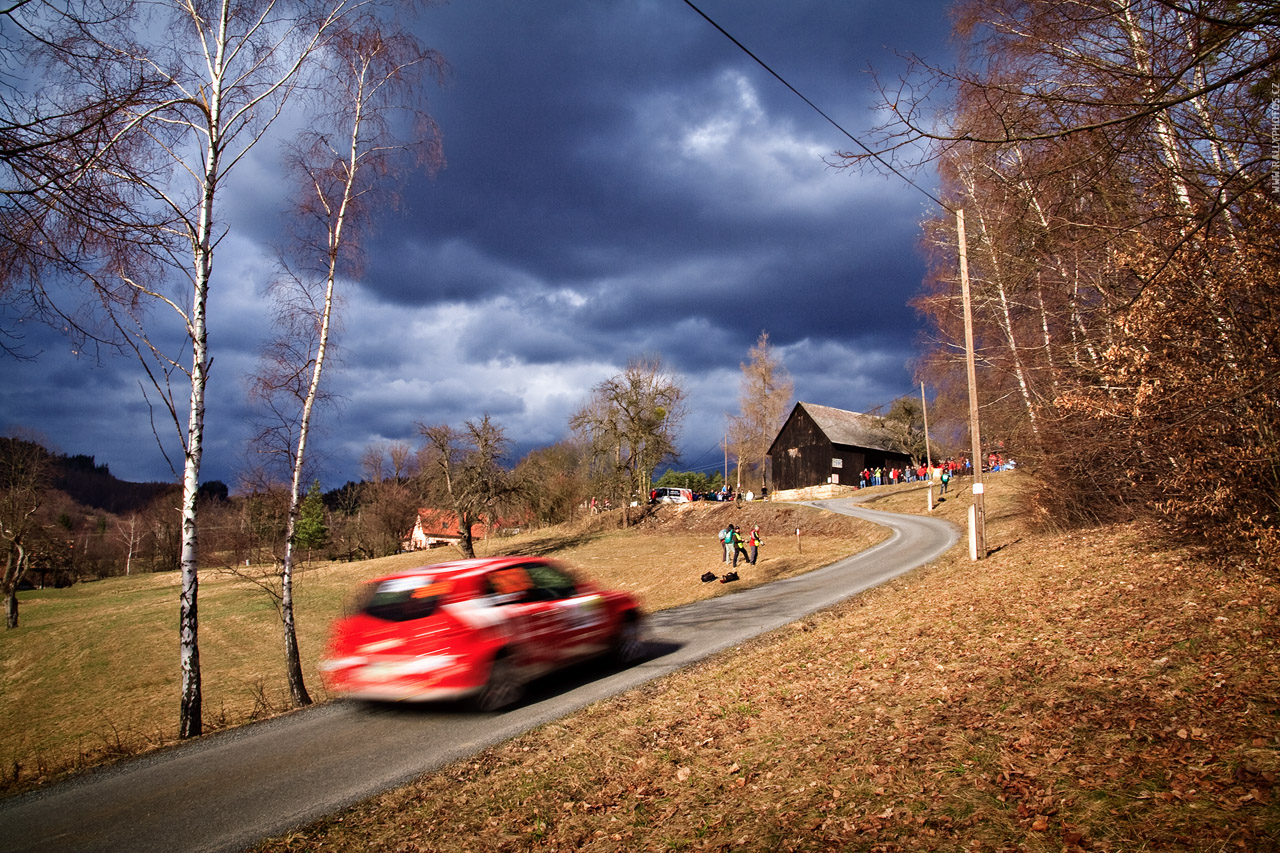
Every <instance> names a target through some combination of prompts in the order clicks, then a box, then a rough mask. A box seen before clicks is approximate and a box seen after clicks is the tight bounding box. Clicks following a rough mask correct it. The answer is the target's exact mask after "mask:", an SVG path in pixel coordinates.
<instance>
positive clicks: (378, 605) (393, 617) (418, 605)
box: [359, 575, 452, 622]
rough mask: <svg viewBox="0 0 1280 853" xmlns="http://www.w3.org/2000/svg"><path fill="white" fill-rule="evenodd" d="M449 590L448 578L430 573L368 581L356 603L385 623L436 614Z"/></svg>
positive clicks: (450, 585) (450, 586)
mask: <svg viewBox="0 0 1280 853" xmlns="http://www.w3.org/2000/svg"><path fill="white" fill-rule="evenodd" d="M451 589H452V584H451V583H449V582H448V581H440V580H436V579H435V578H434V577H433V576H431V575H423V576H417V577H410V578H389V579H387V580H384V581H377V582H375V583H371V584H369V585H368V586H367V587H366V588H365V591H364V595H363V596H362V599H361V601H360V603H359V609H360V611H361V612H362V613H367V614H369V615H370V616H372V617H374V618H375V619H385V620H386V621H388V622H408V621H409V620H411V619H423V618H425V617H427V616H430V615H431V614H432V613H435V611H436V608H437V607H438V606H439V604H440V599H441V598H442V597H443V596H444V595H445V594H446V593H448V592H449V591H450V590H451Z"/></svg>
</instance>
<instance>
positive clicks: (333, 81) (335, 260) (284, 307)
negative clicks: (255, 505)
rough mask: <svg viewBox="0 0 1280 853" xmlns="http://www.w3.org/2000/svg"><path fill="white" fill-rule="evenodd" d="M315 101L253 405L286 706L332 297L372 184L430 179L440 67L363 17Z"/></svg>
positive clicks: (340, 47)
mask: <svg viewBox="0 0 1280 853" xmlns="http://www.w3.org/2000/svg"><path fill="white" fill-rule="evenodd" d="M326 59H327V64H326V66H325V68H324V72H325V73H324V77H325V78H326V79H327V83H326V85H325V87H324V88H323V90H322V91H323V93H324V94H325V95H326V96H327V97H326V99H325V100H326V101H327V102H328V104H329V107H330V109H329V110H328V111H319V112H318V113H317V114H316V115H315V117H314V121H313V123H312V125H311V129H310V130H309V131H308V132H307V133H306V134H304V137H303V139H302V143H301V144H300V145H299V146H298V147H296V148H295V149H294V150H293V153H292V154H291V156H290V157H289V166H290V171H291V173H292V174H293V175H294V177H295V179H296V180H297V182H298V183H299V185H300V193H299V201H298V204H297V212H298V214H299V216H298V220H297V221H298V222H299V223H300V226H299V228H298V231H297V232H296V234H295V240H296V244H295V246H294V248H293V251H292V255H293V257H295V258H296V259H297V262H298V263H299V264H300V265H301V267H302V271H301V272H295V273H292V274H287V275H285V276H283V277H282V278H281V279H280V280H278V281H277V283H276V285H275V287H274V289H273V292H274V296H275V299H276V305H277V307H278V319H277V328H278V329H279V331H280V334H279V335H278V336H277V337H276V339H275V340H274V341H272V343H271V344H270V345H269V346H268V348H267V350H266V352H265V353H264V357H263V363H262V366H261V368H260V369H259V371H258V375H257V377H256V380H255V382H254V386H253V396H254V397H255V398H257V399H258V400H260V401H261V402H262V403H263V404H264V406H265V407H266V408H267V410H268V411H269V412H270V415H271V417H270V420H269V422H268V424H267V426H266V427H265V428H264V430H263V431H262V432H260V433H259V435H258V437H257V440H256V442H255V443H256V445H257V446H258V447H259V448H260V449H263V450H266V451H267V452H268V453H272V452H274V453H275V454H276V455H278V456H280V457H282V458H284V459H286V460H287V462H286V468H287V478H288V482H289V510H288V515H287V519H286V526H285V539H284V556H283V558H282V559H281V561H280V564H279V565H280V567H279V573H280V602H279V607H280V617H281V624H282V630H283V635H284V650H285V669H286V673H287V677H288V682H289V692H290V696H291V697H292V701H293V704H294V706H295V707H301V706H304V705H307V704H310V702H311V698H310V696H309V694H308V693H307V689H306V685H305V683H304V678H303V673H302V664H301V656H300V654H299V650H298V642H297V630H296V626H295V617H294V608H293V574H294V563H295V555H296V550H297V545H298V542H297V524H298V513H299V509H300V507H301V505H302V498H303V495H302V484H303V483H304V482H305V477H306V476H307V462H308V456H307V448H308V442H309V439H310V436H311V425H312V418H313V416H314V414H315V410H316V405H317V403H318V402H320V401H321V400H322V394H321V381H322V378H323V375H324V370H325V367H326V365H327V363H328V356H329V350H330V343H331V337H332V333H333V329H334V324H335V321H336V317H335V310H336V308H337V289H338V285H339V279H340V277H342V276H343V275H344V274H345V275H351V274H354V273H356V272H357V271H358V260H359V251H358V250H359V243H360V234H361V231H362V229H363V228H364V227H366V226H367V225H368V223H369V220H370V215H371V212H372V210H373V209H374V205H373V199H374V198H375V197H376V196H378V195H381V196H382V197H383V198H386V197H387V196H388V195H389V194H388V193H386V192H385V191H384V192H382V193H379V192H378V191H379V189H380V188H385V184H380V183H379V179H384V178H386V177H388V175H390V174H392V173H393V172H394V169H395V166H396V160H397V155H402V154H407V153H409V152H410V151H412V150H414V149H416V150H417V153H419V155H420V162H421V160H422V159H425V161H426V162H427V163H428V164H429V166H430V167H431V169H432V170H434V169H436V168H438V167H439V166H440V164H441V162H442V157H441V149H440V145H439V134H438V132H437V129H436V126H435V124H434V122H432V121H431V120H430V118H429V117H428V116H426V115H425V114H424V113H422V112H421V111H419V110H418V109H416V104H418V103H420V100H419V97H418V96H419V95H420V92H419V86H418V83H419V82H420V81H421V80H422V79H423V78H425V77H432V78H434V79H436V80H439V79H441V76H442V75H443V73H444V61H443V59H442V58H441V57H440V55H439V54H437V53H435V52H433V51H429V50H426V49H424V48H423V47H422V46H421V45H420V44H419V43H418V41H417V40H416V39H415V38H413V37H412V36H410V35H408V34H405V33H394V32H384V30H383V28H382V27H380V26H379V22H378V21H377V20H376V19H373V18H369V17H364V18H362V19H360V20H358V21H357V22H356V24H355V25H354V26H346V27H344V28H342V29H340V30H339V31H337V32H336V33H335V34H334V36H333V37H332V38H330V40H329V42H328V49H327V51H326ZM396 112H404V113H408V114H409V117H410V118H411V119H415V120H414V121H411V122H408V123H407V127H408V129H409V130H411V131H413V134H412V139H401V138H397V137H396V136H395V135H394V133H393V131H392V125H393V123H394V122H393V121H392V119H393V118H394V117H395V116H394V113H396Z"/></svg>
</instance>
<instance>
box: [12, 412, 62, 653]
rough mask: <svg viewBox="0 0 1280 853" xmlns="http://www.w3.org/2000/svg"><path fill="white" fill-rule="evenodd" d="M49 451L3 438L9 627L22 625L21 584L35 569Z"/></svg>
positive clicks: (47, 479) (23, 442)
mask: <svg viewBox="0 0 1280 853" xmlns="http://www.w3.org/2000/svg"><path fill="white" fill-rule="evenodd" d="M49 475H50V470H49V453H48V451H46V450H45V449H44V448H43V447H41V446H40V445H39V444H36V443H35V442H32V441H25V440H23V439H20V438H12V437H4V438H0V537H2V541H3V544H4V549H5V551H4V576H3V578H0V593H3V594H4V599H5V627H6V628H16V627H18V584H20V583H21V582H22V579H23V576H24V575H25V574H26V573H27V571H28V569H30V568H31V556H32V554H31V551H32V548H33V545H34V544H35V543H33V542H32V540H33V539H34V538H35V534H36V533H37V528H38V525H37V521H36V513H37V512H38V511H39V509H40V505H41V504H42V503H43V502H44V498H45V493H46V492H47V491H48V489H49Z"/></svg>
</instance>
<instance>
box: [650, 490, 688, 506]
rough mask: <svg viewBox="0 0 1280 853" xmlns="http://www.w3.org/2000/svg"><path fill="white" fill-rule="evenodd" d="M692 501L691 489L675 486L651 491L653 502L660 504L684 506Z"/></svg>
mask: <svg viewBox="0 0 1280 853" xmlns="http://www.w3.org/2000/svg"><path fill="white" fill-rule="evenodd" d="M692 500H693V490H692V489H681V488H677V487H676V486H658V487H657V488H655V489H654V490H653V501H654V502H655V503H660V504H684V503H689V502H691V501H692Z"/></svg>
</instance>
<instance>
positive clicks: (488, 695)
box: [474, 653, 524, 713]
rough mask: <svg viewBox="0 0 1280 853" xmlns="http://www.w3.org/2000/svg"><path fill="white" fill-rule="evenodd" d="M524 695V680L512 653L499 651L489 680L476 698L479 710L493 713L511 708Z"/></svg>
mask: <svg viewBox="0 0 1280 853" xmlns="http://www.w3.org/2000/svg"><path fill="white" fill-rule="evenodd" d="M523 695H524V682H523V681H522V680H521V679H520V673H519V671H518V670H517V669H516V665H515V662H514V661H513V660H512V659H511V656H510V655H507V654H503V653H499V655H498V656H497V657H496V658H494V659H493V665H492V666H491V667H489V680H488V681H486V682H485V683H484V687H483V688H481V689H480V692H479V693H478V694H477V695H476V698H475V702H474V704H475V707H476V710H477V711H483V712H485V713H491V712H493V711H501V710H502V709H503V708H509V707H510V706H512V705H514V704H515V703H516V702H519V701H520V697H521V696H523Z"/></svg>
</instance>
